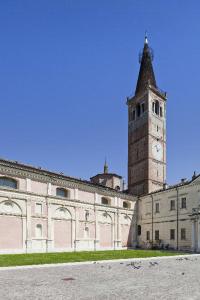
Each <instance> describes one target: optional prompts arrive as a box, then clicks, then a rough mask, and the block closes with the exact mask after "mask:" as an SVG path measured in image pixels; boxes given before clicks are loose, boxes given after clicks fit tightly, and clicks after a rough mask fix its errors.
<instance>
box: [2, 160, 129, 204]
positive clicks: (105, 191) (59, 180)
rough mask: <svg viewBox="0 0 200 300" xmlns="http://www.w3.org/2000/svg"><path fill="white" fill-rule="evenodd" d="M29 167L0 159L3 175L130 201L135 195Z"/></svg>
mask: <svg viewBox="0 0 200 300" xmlns="http://www.w3.org/2000/svg"><path fill="white" fill-rule="evenodd" d="M30 169H31V170H27V169H26V167H25V166H24V167H23V166H22V165H20V164H19V165H18V164H17V163H12V162H9V161H8V162H7V161H2V160H0V173H2V174H4V175H9V176H13V177H19V178H23V179H26V178H29V179H31V180H35V181H39V182H44V183H51V184H54V185H58V186H62V187H66V188H72V189H79V190H82V191H85V192H91V193H98V194H101V195H107V196H112V197H117V198H122V199H127V200H130V201H134V200H135V197H134V196H132V195H127V194H125V193H122V192H117V191H115V190H112V189H110V188H107V187H103V186H97V185H95V184H92V183H90V182H87V181H85V182H84V181H81V180H78V179H76V178H71V177H67V176H66V177H65V176H62V175H59V174H56V173H55V174H54V173H52V174H51V173H50V172H49V171H46V172H47V173H46V174H45V171H44V170H40V169H38V170H37V169H35V168H31V167H30ZM20 192H21V191H20ZM26 193H28V192H26ZM37 195H38V194H37Z"/></svg>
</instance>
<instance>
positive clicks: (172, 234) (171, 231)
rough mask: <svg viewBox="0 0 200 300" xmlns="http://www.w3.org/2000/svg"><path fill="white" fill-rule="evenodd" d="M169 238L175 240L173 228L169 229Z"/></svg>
mask: <svg viewBox="0 0 200 300" xmlns="http://www.w3.org/2000/svg"><path fill="white" fill-rule="evenodd" d="M170 240H175V229H170Z"/></svg>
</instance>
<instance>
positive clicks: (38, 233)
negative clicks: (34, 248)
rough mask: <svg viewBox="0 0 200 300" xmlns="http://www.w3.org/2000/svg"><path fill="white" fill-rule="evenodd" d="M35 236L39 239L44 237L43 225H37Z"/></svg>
mask: <svg viewBox="0 0 200 300" xmlns="http://www.w3.org/2000/svg"><path fill="white" fill-rule="evenodd" d="M35 236H36V237H37V238H41V237H42V225H41V224H37V225H36V228H35Z"/></svg>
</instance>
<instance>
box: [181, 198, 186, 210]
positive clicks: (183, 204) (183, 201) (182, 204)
mask: <svg viewBox="0 0 200 300" xmlns="http://www.w3.org/2000/svg"><path fill="white" fill-rule="evenodd" d="M181 208H186V198H181Z"/></svg>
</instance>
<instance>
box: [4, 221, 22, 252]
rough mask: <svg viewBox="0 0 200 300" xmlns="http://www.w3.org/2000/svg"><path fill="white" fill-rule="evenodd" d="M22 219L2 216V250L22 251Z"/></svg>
mask: <svg viewBox="0 0 200 300" xmlns="http://www.w3.org/2000/svg"><path fill="white" fill-rule="evenodd" d="M22 230H23V229H22V218H21V217H15V216H0V249H9V250H10V249H22V248H23V240H22V239H23V237H22Z"/></svg>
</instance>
